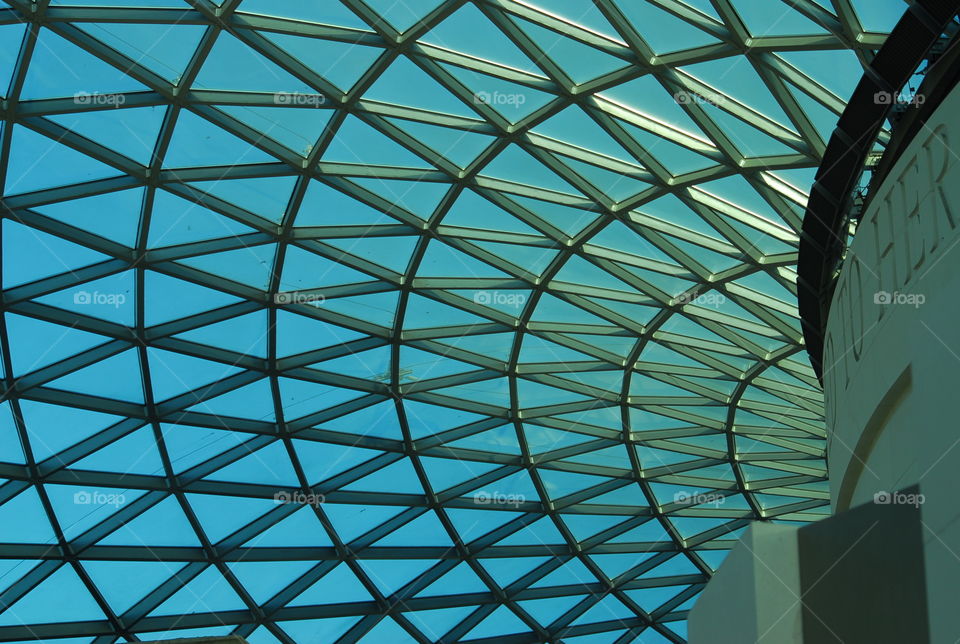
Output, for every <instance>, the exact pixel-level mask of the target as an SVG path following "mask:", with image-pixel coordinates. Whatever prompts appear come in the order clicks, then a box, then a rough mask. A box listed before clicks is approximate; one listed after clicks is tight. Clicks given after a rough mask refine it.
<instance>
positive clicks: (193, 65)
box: [0, 0, 902, 644]
mask: <svg viewBox="0 0 960 644" xmlns="http://www.w3.org/2000/svg"><path fill="white" fill-rule="evenodd" d="M7 4H8V5H9V8H6V9H4V10H2V11H0V39H4V40H3V43H4V45H3V46H4V47H5V48H7V50H8V51H9V53H10V55H9V60H8V61H7V63H6V64H7V67H6V70H7V73H8V78H9V84H8V85H7V86H6V90H5V100H4V102H3V104H2V116H3V119H4V122H3V130H2V143H0V174H2V176H0V180H2V181H3V185H4V198H3V205H4V208H3V213H2V214H3V218H4V219H3V229H2V230H3V239H2V241H3V260H4V261H3V306H4V315H3V318H2V322H0V337H2V340H3V345H2V367H3V376H4V387H5V391H4V399H3V402H2V407H3V409H0V427H2V433H0V444H2V445H3V447H4V454H5V456H4V458H3V462H2V463H0V476H2V477H3V483H2V485H0V518H2V521H3V522H4V523H5V524H7V526H8V527H6V528H4V532H3V535H0V542H2V543H0V556H2V561H0V563H2V564H3V567H2V570H0V607H2V609H3V612H0V641H15V640H34V639H40V640H46V641H50V640H53V639H55V638H61V637H63V638H66V637H70V638H80V639H69V640H64V641H71V642H73V641H78V642H79V641H90V642H96V643H97V644H105V643H107V642H117V641H139V640H141V639H151V638H153V637H156V636H158V635H160V634H162V635H165V636H168V637H174V636H186V635H200V634H226V633H236V634H239V635H242V636H244V637H247V638H248V639H249V641H251V642H254V643H259V642H277V641H280V642H308V641H318V642H320V641H334V640H337V641H344V642H353V641H359V640H364V641H372V642H376V641H406V640H410V641H418V642H431V641H444V642H453V641H478V642H479V641H489V640H492V639H494V638H495V639H497V640H498V641H500V642H541V641H542V642H546V641H551V642H552V641H560V640H562V641H567V642H581V641H583V642H588V641H589V642H594V641H596V642H601V641H602V642H629V641H642V642H651V643H652V642H681V641H684V636H685V628H684V618H685V615H686V610H687V609H688V608H689V606H690V605H691V604H692V600H693V599H694V598H695V597H696V595H697V593H698V591H699V590H700V589H701V588H702V587H703V585H704V583H705V582H706V581H707V579H708V578H709V576H710V574H711V572H712V571H713V570H715V568H716V566H717V565H719V562H720V560H721V559H722V557H723V554H724V552H725V551H726V550H728V549H729V547H730V546H731V544H732V543H734V542H735V539H736V538H737V534H738V532H739V531H741V530H742V529H743V528H744V527H745V526H747V525H748V524H749V522H750V521H753V520H756V519H758V518H759V519H764V520H783V521H809V520H814V519H817V518H820V517H822V516H824V514H825V513H826V512H827V507H826V506H827V503H828V493H827V489H826V486H825V482H824V477H825V467H824V462H823V455H824V441H823V437H824V430H823V424H822V409H821V408H822V398H821V394H820V392H819V391H818V387H817V382H816V378H815V376H814V374H813V372H812V371H811V369H810V366H809V364H808V363H807V360H806V356H805V354H804V352H803V350H802V335H801V332H800V329H799V322H798V320H797V314H796V307H795V302H794V300H795V295H796V286H795V279H796V274H795V270H794V269H795V263H796V249H797V245H798V231H799V228H800V223H801V218H802V214H803V208H804V204H805V202H806V195H805V193H804V186H805V185H808V183H809V178H812V171H810V170H809V169H811V168H815V167H816V166H817V165H818V163H819V159H820V156H821V155H822V153H823V150H824V140H825V139H826V138H827V137H828V136H829V133H830V131H831V130H832V127H833V124H834V123H835V120H836V116H837V115H838V114H839V113H840V112H841V111H842V109H843V107H844V100H843V97H845V96H846V95H847V93H848V92H849V90H850V89H852V86H853V84H854V83H855V82H856V80H857V78H858V75H859V72H858V71H857V70H858V69H859V68H860V66H862V65H864V64H866V63H867V62H869V60H870V59H871V57H872V55H873V52H874V50H875V49H876V48H878V47H879V45H880V44H882V42H883V39H884V35H883V34H882V33H879V32H878V31H868V30H867V28H866V27H865V26H864V24H861V20H866V19H865V18H864V15H865V14H863V12H864V11H865V10H864V9H863V8H861V7H860V6H859V5H858V6H857V7H854V6H853V4H852V3H851V2H850V0H833V2H831V3H827V2H816V1H813V0H790V1H789V2H784V3H776V2H772V1H771V2H766V1H765V2H764V3H762V6H761V5H760V3H750V2H739V1H737V0H712V1H710V2H707V1H706V0H703V1H695V0H688V1H686V2H683V1H680V0H650V2H647V3H636V2H632V1H619V0H594V2H592V3H589V2H586V1H584V2H582V3H568V2H559V1H557V2H537V3H523V2H517V1H515V0H473V1H470V2H468V1H467V0H453V1H446V2H440V1H438V0H418V1H417V2H393V1H392V0H382V1H377V0H340V1H339V2H333V0H330V2H325V3H317V4H316V5H312V4H309V3H301V2H294V1H293V0H289V1H286V2H284V1H279V0H278V1H276V2H266V1H259V0H244V1H243V2H241V1H240V0H224V1H223V2H220V3H214V2H210V0H190V1H189V2H186V3H181V2H174V1H172V0H166V1H165V0H144V1H142V2H135V1H134V0H127V1H124V0H117V1H114V2H102V3H101V4H100V5H98V6H92V5H91V6H83V3H80V2H74V1H66V0H65V1H63V2H55V1H54V2H48V1H46V0H38V1H37V2H28V1H26V0H7ZM879 4H883V3H873V4H872V5H870V7H875V6H876V5H879ZM890 5H891V7H892V8H891V9H890V10H891V11H892V12H895V11H902V5H901V4H898V3H890ZM858 10H860V11H861V13H860V14H858ZM871 10H872V9H871ZM861 14H863V15H861ZM825 54H826V55H825ZM842 61H846V64H847V66H846V68H843V67H842V65H841V62H842ZM0 62H2V61H0ZM851 62H852V65H851V64H849V63H851ZM835 65H836V67H835ZM842 69H847V70H850V69H852V70H853V72H851V73H849V74H847V75H846V76H844V74H843V73H842ZM3 70H4V67H3V65H2V64H0V75H2V74H3V73H4V71H3ZM841 77H843V78H841ZM838 79H839V80H838ZM5 80H6V78H4V77H2V76H0V82H5ZM884 140H885V139H884ZM68 600H69V601H68ZM68 604H69V606H70V608H69V609H67V608H63V606H66V605H68Z"/></svg>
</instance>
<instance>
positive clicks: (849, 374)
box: [823, 89, 960, 642]
mask: <svg viewBox="0 0 960 644" xmlns="http://www.w3.org/2000/svg"><path fill="white" fill-rule="evenodd" d="M958 153H960V90H958V89H955V90H954V91H953V93H952V94H951V95H950V96H949V97H948V99H947V100H946V101H945V102H944V103H943V104H942V105H941V106H940V107H939V108H938V110H937V111H936V113H935V114H934V116H933V118H931V119H930V120H929V121H928V122H927V124H926V126H925V127H924V128H923V129H922V130H921V132H920V134H919V135H918V136H917V137H916V138H915V140H914V141H913V142H912V143H911V144H910V146H909V147H908V148H907V149H906V150H905V151H904V153H903V155H902V156H901V158H900V160H899V162H898V163H897V164H896V166H895V167H894V168H893V171H892V172H891V173H890V174H889V175H888V177H887V179H886V181H885V182H884V184H883V186H881V189H880V190H879V191H878V193H877V194H876V196H875V197H874V199H873V201H872V202H871V204H870V207H869V208H868V210H867V212H866V213H864V218H863V221H862V222H861V225H860V227H859V230H858V231H857V234H856V237H855V238H854V242H853V245H852V247H851V249H850V253H849V256H848V258H847V260H846V261H845V263H844V265H843V271H842V274H841V277H840V281H839V283H838V287H837V291H836V293H835V295H834V300H833V303H832V306H831V313H830V320H829V323H828V328H827V336H826V340H825V349H824V361H823V363H824V389H825V400H826V404H827V410H826V411H827V426H828V428H829V430H830V434H829V443H828V459H829V471H830V489H831V497H832V501H833V504H834V509H835V510H836V511H843V510H845V509H847V508H848V507H850V506H854V505H859V504H862V503H867V502H873V501H874V497H875V495H879V496H877V500H879V501H880V502H890V501H892V502H909V503H912V502H922V503H923V510H922V516H923V523H924V542H925V554H924V556H925V561H926V576H927V586H928V593H927V595H928V601H929V602H930V604H929V609H930V614H929V618H930V627H931V636H932V641H933V642H956V641H957V640H958V639H960V611H957V610H956V607H955V605H954V604H955V597H956V594H957V592H958V591H960V413H958V405H960V156H958ZM913 484H919V486H920V491H921V493H922V495H923V497H922V498H920V499H912V500H911V499H904V498H899V499H898V498H891V497H889V496H882V495H883V494H884V493H885V492H891V491H893V490H897V489H901V488H904V487H907V486H910V485H913Z"/></svg>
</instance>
